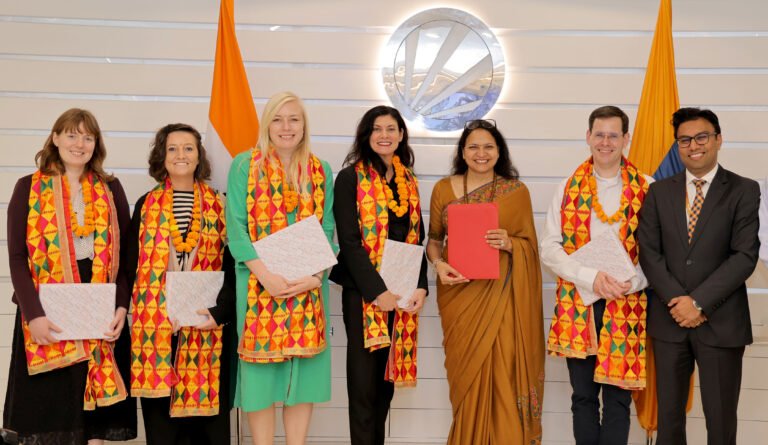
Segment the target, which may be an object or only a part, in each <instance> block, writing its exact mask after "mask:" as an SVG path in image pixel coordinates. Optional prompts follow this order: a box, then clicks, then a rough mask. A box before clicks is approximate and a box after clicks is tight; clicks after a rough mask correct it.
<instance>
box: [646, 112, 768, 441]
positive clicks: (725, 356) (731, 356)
mask: <svg viewBox="0 0 768 445" xmlns="http://www.w3.org/2000/svg"><path fill="white" fill-rule="evenodd" d="M672 125H673V126H674V128H675V138H676V139H677V144H678V147H679V153H680V158H681V159H682V161H683V164H684V165H685V169H686V170H685V172H682V173H679V174H677V175H675V176H671V177H669V178H667V179H664V180H661V181H658V182H656V183H654V184H653V185H652V186H651V187H650V189H649V190H648V195H647V196H646V199H645V203H644V204H643V211H642V214H641V217H640V227H639V231H638V239H639V240H640V247H641V249H640V251H641V255H640V263H641V264H642V266H643V270H644V271H645V273H646V275H647V276H648V281H649V282H650V285H651V287H653V288H654V291H655V294H656V296H655V297H653V298H651V299H649V301H648V333H649V334H650V336H651V337H653V350H654V356H655V358H656V382H657V387H656V394H657V397H658V401H659V421H658V427H659V432H658V437H657V442H658V443H659V444H662V445H663V444H675V445H680V444H685V443H686V435H685V405H686V401H687V399H688V382H689V379H690V377H691V374H692V373H693V369H694V363H695V364H697V365H698V369H699V382H700V387H701V402H702V406H703V408H704V417H705V418H706V424H707V443H708V444H709V445H735V444H736V423H737V421H736V409H737V407H738V403H739V390H740V388H741V373H742V367H741V364H742V358H743V356H744V347H745V345H748V344H750V343H752V328H751V322H750V317H749V305H748V302H747V287H746V284H745V282H746V280H747V278H749V276H750V275H751V274H752V272H753V271H754V269H755V265H756V263H757V257H758V250H759V246H760V242H759V241H758V237H757V232H758V225H759V222H758V207H759V204H760V188H759V186H758V184H757V182H755V181H753V180H751V179H747V178H743V177H741V176H739V175H737V174H735V173H732V172H730V171H728V170H726V169H724V168H722V167H721V166H719V165H718V163H717V155H718V152H719V150H720V146H721V144H722V142H723V140H722V135H721V134H720V123H719V120H718V118H717V116H716V115H715V113H713V112H712V111H710V110H702V109H698V108H681V109H679V110H677V111H676V112H675V114H674V115H673V116H672Z"/></svg>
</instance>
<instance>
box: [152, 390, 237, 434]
mask: <svg viewBox="0 0 768 445" xmlns="http://www.w3.org/2000/svg"><path fill="white" fill-rule="evenodd" d="M170 408H171V398H170V397H159V398H154V399H150V398H147V397H142V398H141V414H142V417H143V418H144V430H145V431H146V436H147V445H218V444H228V443H229V442H230V432H229V410H227V409H225V408H224V407H221V412H219V414H217V415H215V416H194V417H173V418H172V417H171V415H170Z"/></svg>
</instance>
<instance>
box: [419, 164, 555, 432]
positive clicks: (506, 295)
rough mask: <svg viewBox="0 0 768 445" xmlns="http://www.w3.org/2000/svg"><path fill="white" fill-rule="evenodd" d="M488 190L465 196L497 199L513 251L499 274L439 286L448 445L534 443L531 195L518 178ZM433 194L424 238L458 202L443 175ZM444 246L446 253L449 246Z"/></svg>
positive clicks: (537, 314)
mask: <svg viewBox="0 0 768 445" xmlns="http://www.w3.org/2000/svg"><path fill="white" fill-rule="evenodd" d="M492 189H493V187H492V185H491V184H487V185H485V186H483V187H480V188H479V189H477V190H475V191H473V192H471V193H470V194H469V202H489V201H490V200H493V201H495V202H497V203H498V205H499V223H500V226H499V227H500V228H504V229H506V230H507V232H508V234H509V236H510V238H511V240H512V253H506V252H502V254H501V257H500V264H499V268H500V278H499V279H497V280H473V281H470V282H469V283H466V284H461V285H454V286H446V285H443V284H441V283H439V280H438V284H437V304H438V307H439V309H440V317H441V321H442V326H443V334H444V339H443V346H444V348H445V357H446V358H445V368H446V370H447V374H448V384H449V386H450V399H451V405H452V407H453V424H452V426H451V431H450V434H449V437H448V444H457V445H458V444H462V445H463V444H476V445H485V444H526V445H528V444H539V443H540V442H541V434H542V430H541V404H542V400H543V393H544V351H545V350H544V337H543V332H544V327H543V316H542V307H541V269H540V267H539V255H538V249H537V241H536V231H535V228H534V224H533V211H532V208H531V200H530V195H529V193H528V189H527V188H526V187H525V185H524V184H523V183H521V182H519V181H512V180H504V179H499V180H498V181H497V186H496V192H495V195H494V193H493V190H492ZM432 193H433V194H432V203H431V212H430V215H431V221H430V230H429V236H430V238H431V239H434V240H438V241H442V240H443V239H444V238H445V233H446V230H447V220H446V214H447V212H445V209H446V207H447V206H448V205H449V204H460V201H458V200H457V199H456V197H455V195H454V193H453V191H452V188H451V184H450V180H449V179H448V178H446V179H443V180H441V181H440V182H438V183H437V184H436V185H435V188H434V190H433V192H432ZM494 196H495V198H493V197H494ZM461 202H464V200H463V199H462V200H461ZM443 252H444V256H446V257H447V247H446V248H445V249H444V250H443Z"/></svg>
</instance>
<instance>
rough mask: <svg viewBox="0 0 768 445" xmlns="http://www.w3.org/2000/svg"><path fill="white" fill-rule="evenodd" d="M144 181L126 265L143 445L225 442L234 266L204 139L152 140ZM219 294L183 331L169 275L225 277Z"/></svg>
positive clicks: (175, 129) (170, 130)
mask: <svg viewBox="0 0 768 445" xmlns="http://www.w3.org/2000/svg"><path fill="white" fill-rule="evenodd" d="M149 174H150V176H152V177H153V178H154V179H155V180H156V181H157V182H158V184H157V185H156V186H155V187H154V188H153V189H152V190H151V191H150V192H148V193H146V194H145V195H144V196H142V197H141V198H139V200H138V201H137V202H136V206H135V207H134V211H133V218H132V220H131V226H130V231H129V233H128V237H127V238H128V242H127V244H126V249H125V250H126V256H125V262H126V265H127V267H128V268H129V269H130V271H131V272H130V273H129V274H128V278H129V280H130V282H131V283H133V284H134V285H133V306H132V308H133V312H132V326H131V358H132V367H131V369H132V372H131V394H132V395H133V396H134V397H141V408H142V416H143V418H144V430H145V431H146V438H147V444H148V445H153V444H157V445H166V444H168V445H174V444H186V443H189V440H193V443H207V444H210V445H214V444H219V443H229V440H230V428H229V411H230V408H231V406H232V405H231V401H230V396H229V388H230V382H229V369H230V363H229V362H230V359H231V357H232V345H231V343H232V341H233V336H234V332H232V330H231V329H229V328H228V326H224V325H225V324H226V323H228V322H230V321H231V320H232V318H233V317H234V268H233V260H232V257H231V255H229V251H228V249H227V248H226V246H225V245H226V228H225V219H224V204H223V200H222V198H221V197H220V196H219V195H218V193H216V191H215V190H213V189H212V188H211V187H210V186H208V184H206V180H208V179H209V177H210V174H211V167H210V164H209V163H208V159H207V156H206V152H205V147H203V144H202V141H201V138H200V133H199V132H198V131H197V130H196V129H195V128H193V127H192V126H190V125H186V124H169V125H166V126H165V127H163V128H161V129H160V130H158V131H157V133H156V134H155V139H154V142H153V143H152V150H151V152H150V154H149ZM221 270H223V271H224V272H225V280H224V286H223V287H222V289H221V290H220V291H219V294H218V297H217V299H216V305H215V306H213V307H210V308H206V309H200V310H198V314H200V315H204V316H206V317H207V320H206V321H205V322H202V323H200V324H198V325H196V326H194V327H192V326H187V327H181V328H179V327H178V326H176V321H175V320H172V319H171V318H170V317H169V315H168V306H167V304H166V301H167V300H166V295H165V291H166V288H165V282H166V280H165V277H166V272H168V271H173V272H176V271H178V272H186V271H221Z"/></svg>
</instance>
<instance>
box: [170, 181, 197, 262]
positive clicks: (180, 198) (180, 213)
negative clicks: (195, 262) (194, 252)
mask: <svg viewBox="0 0 768 445" xmlns="http://www.w3.org/2000/svg"><path fill="white" fill-rule="evenodd" d="M194 203H195V192H192V191H190V192H187V191H181V190H174V191H173V217H174V218H175V219H176V225H177V226H179V232H181V233H182V234H183V236H184V240H185V241H186V239H187V229H188V228H189V224H190V222H191V221H192V207H194ZM187 259H189V253H184V252H176V260H177V261H178V263H179V268H180V269H181V270H184V266H185V265H186V262H187Z"/></svg>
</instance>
